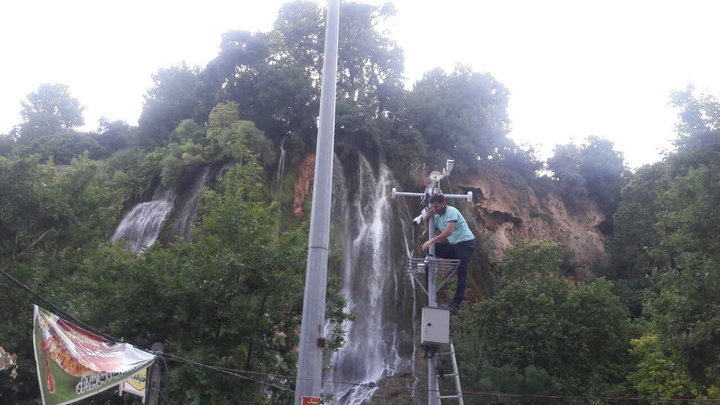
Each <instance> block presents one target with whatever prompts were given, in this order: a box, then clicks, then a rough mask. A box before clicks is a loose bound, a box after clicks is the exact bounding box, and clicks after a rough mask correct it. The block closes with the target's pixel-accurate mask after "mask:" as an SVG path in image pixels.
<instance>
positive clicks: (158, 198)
mask: <svg viewBox="0 0 720 405" xmlns="http://www.w3.org/2000/svg"><path fill="white" fill-rule="evenodd" d="M174 200H175V193H174V192H173V191H172V190H164V191H161V190H160V188H158V190H157V191H155V195H154V196H153V199H152V201H148V202H144V203H140V204H138V205H136V206H135V207H134V208H133V209H132V210H131V211H130V212H129V213H128V214H127V215H125V218H123V219H122V221H120V225H118V227H117V229H116V230H115V234H114V235H113V236H112V238H111V240H112V241H113V242H115V241H117V240H120V239H124V240H125V243H126V244H127V247H128V249H130V250H131V251H133V252H140V251H141V250H142V249H145V248H147V247H150V246H152V244H153V243H155V240H156V239H157V237H158V235H160V230H161V229H162V226H163V223H165V219H167V217H168V215H169V214H170V211H172V209H173V201H174Z"/></svg>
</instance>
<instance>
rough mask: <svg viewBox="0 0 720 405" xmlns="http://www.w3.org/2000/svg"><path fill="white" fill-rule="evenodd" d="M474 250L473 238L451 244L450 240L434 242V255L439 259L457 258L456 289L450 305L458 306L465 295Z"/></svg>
mask: <svg viewBox="0 0 720 405" xmlns="http://www.w3.org/2000/svg"><path fill="white" fill-rule="evenodd" d="M474 250H475V240H466V241H462V242H458V243H456V244H454V245H453V244H451V243H450V242H438V243H435V257H438V258H441V259H459V260H460V264H459V265H458V268H457V273H455V274H457V289H456V290H455V296H454V297H453V299H452V301H451V302H450V306H452V307H456V308H460V303H462V300H463V298H464V297H465V289H466V288H467V270H468V265H469V264H470V258H471V257H472V253H473V251H474Z"/></svg>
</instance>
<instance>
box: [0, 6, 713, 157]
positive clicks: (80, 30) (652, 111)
mask: <svg viewBox="0 0 720 405" xmlns="http://www.w3.org/2000/svg"><path fill="white" fill-rule="evenodd" d="M285 2H286V1H284V0H252V1H250V0H236V1H227V0H203V1H195V2H188V1H182V0H180V1H177V0H176V1H167V0H142V1H140V0H125V1H111V0H107V1H96V0H64V1H57V0H5V1H3V2H2V3H1V4H0V55H1V57H2V62H0V133H7V132H8V131H9V130H10V128H12V126H13V125H16V124H18V123H19V122H20V115H19V111H20V104H19V102H20V100H23V99H25V96H26V95H27V94H28V93H29V92H32V91H34V90H36V89H37V88H38V86H39V85H40V84H41V83H55V82H59V83H63V84H66V85H68V86H70V91H71V93H72V95H73V96H74V97H76V98H78V99H79V100H80V102H81V103H82V104H83V105H85V106H86V107H87V109H86V111H85V121H86V123H87V124H88V125H87V127H88V129H94V128H96V127H97V120H98V119H99V118H100V117H101V116H104V117H106V118H109V119H111V120H116V119H121V120H124V121H126V122H128V123H130V124H133V125H134V124H137V118H138V116H139V114H140V111H141V109H142V96H143V94H144V93H145V91H147V89H148V88H149V87H150V86H151V83H152V82H151V79H150V75H151V74H152V73H155V72H156V71H157V70H158V69H160V68H163V67H169V66H172V65H177V64H179V63H181V62H182V61H185V62H187V63H188V64H189V65H199V66H204V65H205V64H206V63H207V62H209V61H210V60H211V59H212V58H214V57H215V56H216V55H217V52H218V45H219V43H220V38H221V35H222V33H224V32H226V31H228V30H232V29H245V30H249V31H268V30H270V29H271V27H272V23H273V21H274V19H275V16H276V15H277V10H278V9H279V7H280V5H282V4H283V3H285ZM366 2H368V3H371V4H381V3H383V2H384V1H380V0H367V1H366ZM320 3H321V4H323V5H325V4H326V3H327V2H326V1H322V0H321V1H320ZM393 3H395V5H396V7H397V9H398V15H397V17H395V18H394V19H393V23H392V26H391V29H392V32H393V36H394V37H395V38H396V39H397V41H398V43H399V44H400V46H401V47H402V48H404V50H405V69H406V76H407V78H408V83H409V84H411V83H412V82H414V81H415V80H417V79H419V78H421V77H422V74H423V73H425V72H427V71H429V70H430V69H432V68H434V67H437V66H440V67H443V68H445V69H446V70H452V68H453V66H454V65H455V64H456V63H458V62H459V63H464V64H469V65H471V66H472V67H473V68H474V69H475V70H476V71H479V72H488V73H490V74H492V75H493V76H495V77H496V78H497V79H498V80H500V81H501V82H502V83H503V84H505V86H507V87H508V88H509V90H510V92H511V95H510V107H509V114H510V118H511V119H512V121H513V124H512V128H513V131H512V134H511V136H512V137H513V139H515V140H516V141H518V142H529V143H531V144H534V145H538V144H541V145H542V150H543V151H544V155H545V157H547V156H549V155H550V154H551V150H552V146H553V145H555V144H558V143H566V142H568V141H570V140H571V139H572V138H575V139H576V140H582V139H584V138H585V137H587V136H589V135H598V136H602V137H605V138H608V139H610V140H612V141H613V142H614V143H615V146H616V149H618V150H621V151H623V152H624V153H625V156H626V159H627V160H628V161H629V163H630V164H631V166H633V167H637V166H639V165H641V164H645V163H649V162H653V161H656V160H658V159H659V154H658V152H659V150H660V149H661V148H663V147H667V146H668V145H669V140H670V139H672V138H673V137H674V131H673V125H674V123H675V120H676V112H675V111H673V110H672V109H671V108H670V107H669V106H668V105H667V102H668V95H669V92H670V91H672V90H680V89H682V88H684V87H685V85H686V84H687V83H688V82H691V81H692V82H694V83H695V85H696V87H697V88H698V89H701V90H704V89H707V90H710V91H711V92H712V93H713V94H716V95H717V94H720V56H718V52H717V35H716V26H717V16H718V15H720V2H715V1H707V0H705V1H700V0H683V1H662V0H655V1H648V0H623V1H621V0H603V1H578V0H567V1H560V0H545V1H532V0H516V1H513V0H494V1H472V0H444V1H434V2H430V1H419V0H395V1H393ZM341 18H342V16H341Z"/></svg>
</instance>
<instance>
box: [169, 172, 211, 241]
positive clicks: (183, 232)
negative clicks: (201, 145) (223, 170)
mask: <svg viewBox="0 0 720 405" xmlns="http://www.w3.org/2000/svg"><path fill="white" fill-rule="evenodd" d="M209 178H210V166H205V167H204V168H203V169H202V171H201V172H200V174H199V175H197V177H195V180H194V181H193V184H192V188H191V189H190V190H189V198H187V200H186V201H185V203H184V204H183V205H182V209H181V210H180V212H179V214H178V216H177V219H176V220H175V223H174V224H173V227H172V230H173V235H178V236H182V237H183V238H184V239H185V240H186V241H190V240H192V235H191V230H192V227H191V226H190V225H191V224H192V222H193V220H194V219H195V214H196V213H197V201H198V198H199V197H200V190H202V188H203V187H205V185H206V184H207V181H208V179H209Z"/></svg>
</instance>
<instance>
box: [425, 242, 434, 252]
mask: <svg viewBox="0 0 720 405" xmlns="http://www.w3.org/2000/svg"><path fill="white" fill-rule="evenodd" d="M432 244H433V242H430V241H427V242H425V243H423V245H422V250H423V251H425V250H428V249H430V245H432Z"/></svg>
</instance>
